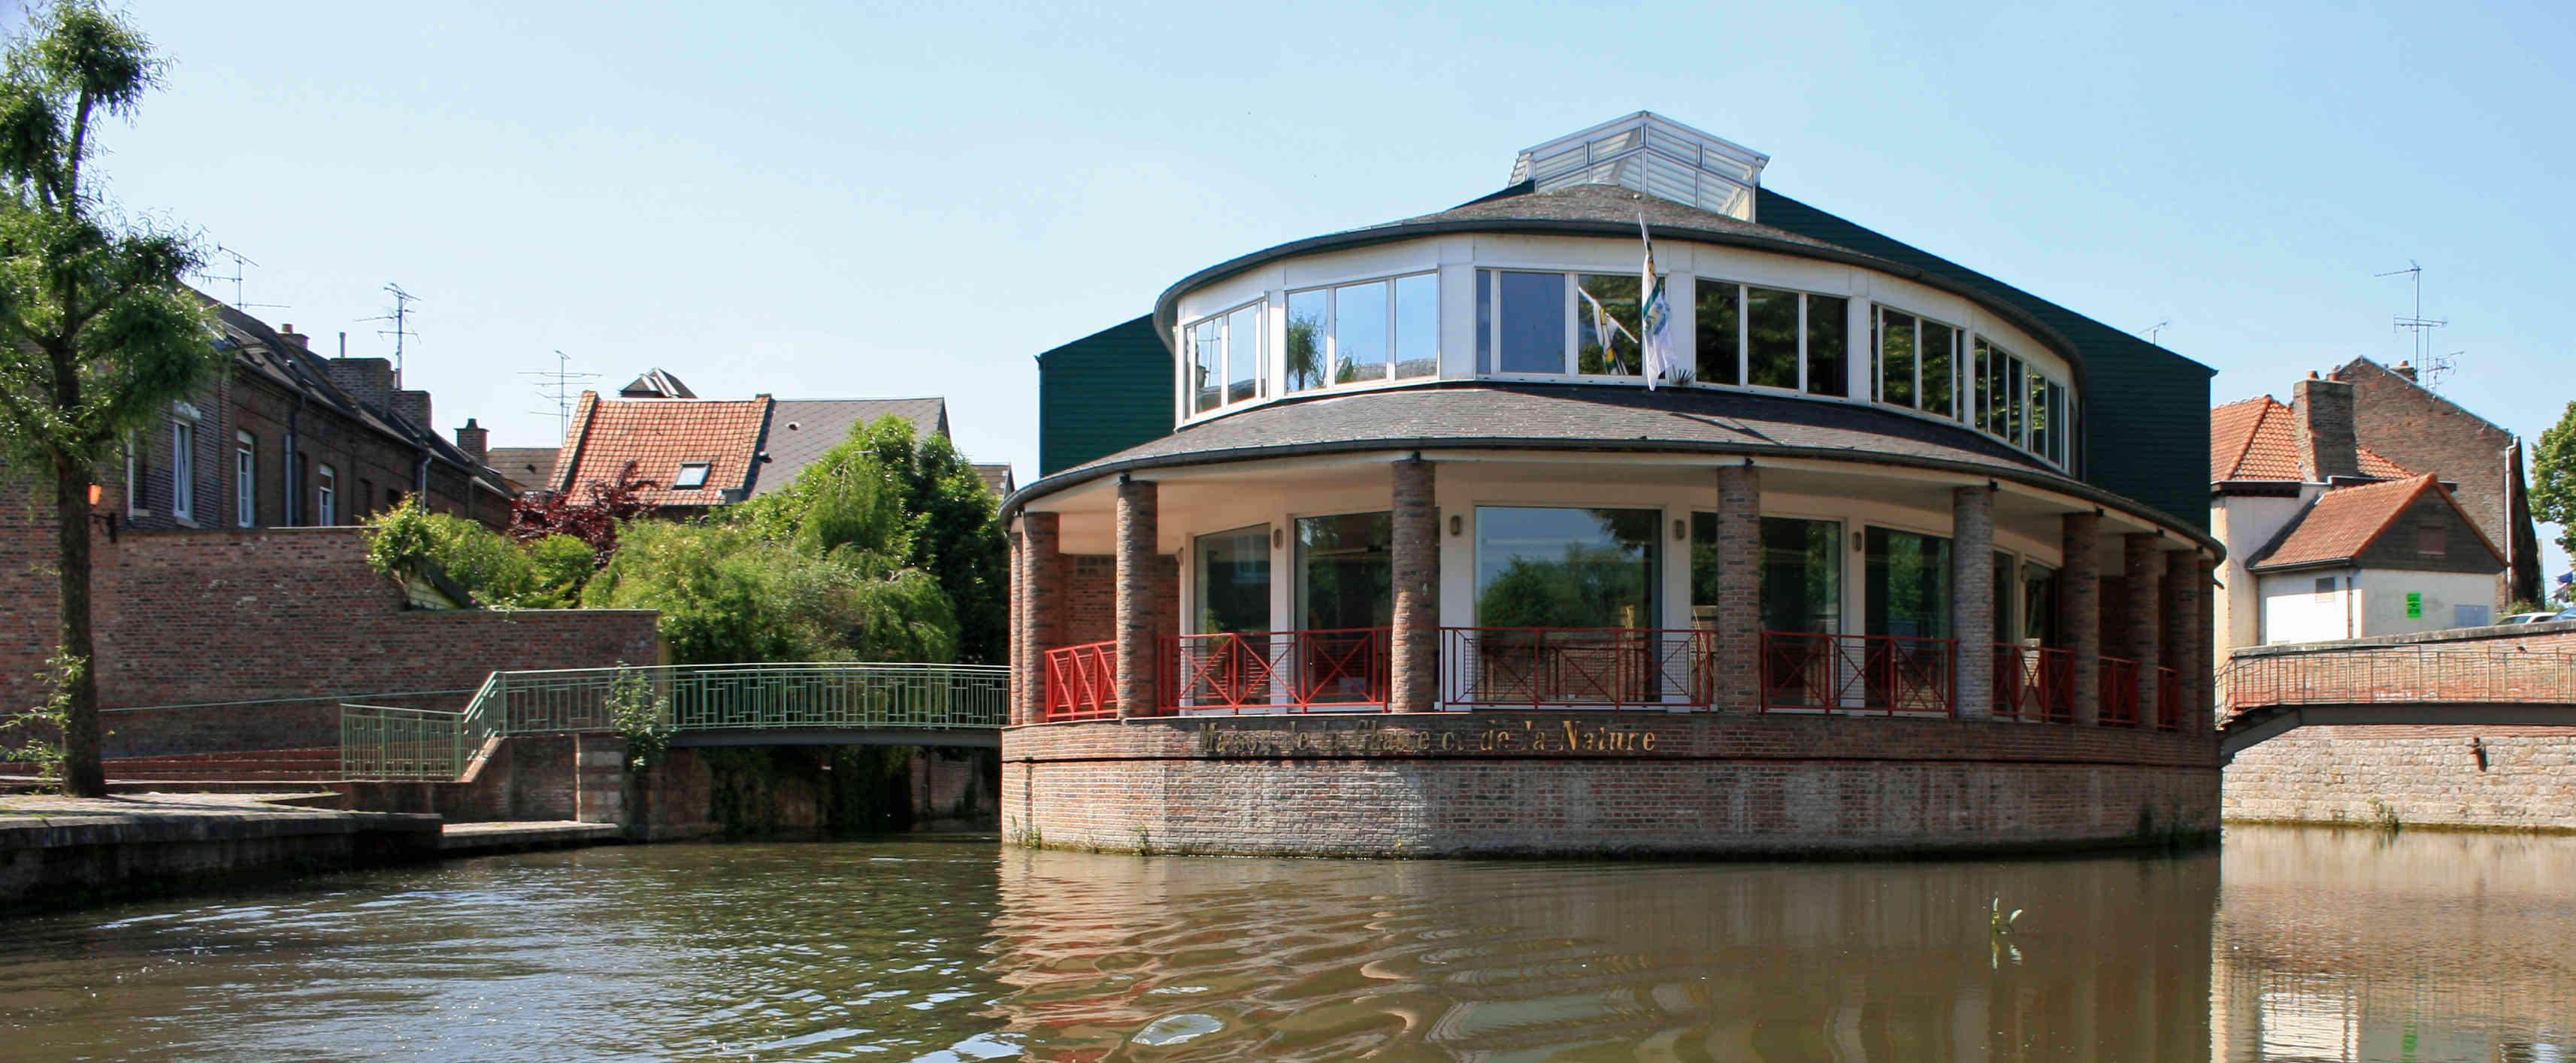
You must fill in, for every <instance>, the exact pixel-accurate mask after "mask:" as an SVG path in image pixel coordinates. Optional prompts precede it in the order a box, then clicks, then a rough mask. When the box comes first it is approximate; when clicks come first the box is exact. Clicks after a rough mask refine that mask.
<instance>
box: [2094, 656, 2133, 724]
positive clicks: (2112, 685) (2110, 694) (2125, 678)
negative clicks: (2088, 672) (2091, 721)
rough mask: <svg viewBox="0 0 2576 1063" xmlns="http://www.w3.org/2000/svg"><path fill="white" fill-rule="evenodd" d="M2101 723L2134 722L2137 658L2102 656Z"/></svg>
mask: <svg viewBox="0 0 2576 1063" xmlns="http://www.w3.org/2000/svg"><path fill="white" fill-rule="evenodd" d="M2099 674H2100V676H2101V691H2102V695H2101V696H2102V726H2104V727H2135V726H2137V725H2138V662H2136V661H2132V660H2130V659H2128V658H2126V657H2104V658H2102V669H2101V672H2100V673H2099Z"/></svg>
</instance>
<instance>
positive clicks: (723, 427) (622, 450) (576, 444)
mask: <svg viewBox="0 0 2576 1063" xmlns="http://www.w3.org/2000/svg"><path fill="white" fill-rule="evenodd" d="M888 416H894V417H901V418H903V419H904V420H907V421H910V422H911V423H912V426H913V431H914V432H915V433H916V435H917V436H929V435H938V436H942V437H945V436H947V435H948V402H947V400H945V399H940V398H913V399H778V398H772V397H770V396H768V395H754V396H752V397H751V398H748V399H702V398H699V397H698V396H697V395H696V393H695V392H692V391H691V390H689V387H688V385H687V384H684V383H682V382H681V381H680V379H679V378H678V377H675V376H673V375H671V374H670V373H668V372H666V371H664V370H660V369H655V370H652V371H650V372H647V373H645V374H643V375H641V376H638V377H636V378H635V379H634V380H633V381H631V382H629V383H628V384H627V385H626V386H625V387H624V388H621V389H619V391H618V394H617V396H616V397H615V398H603V397H601V396H600V395H599V393H597V392H591V391H585V392H583V393H582V395H581V401H580V402H579V403H578V404H577V405H575V406H574V407H573V414H572V425H571V428H570V429H569V430H568V431H567V432H566V433H565V435H564V443H563V447H562V448H561V449H560V450H559V451H557V452H555V454H554V455H553V457H552V458H551V459H550V460H549V461H547V462H546V464H545V466H544V478H543V487H544V489H546V490H553V491H567V490H572V489H574V488H576V487H580V486H584V485H587V484H591V483H594V482H607V481H612V480H615V479H616V478H617V476H618V474H619V473H620V471H622V470H623V469H624V468H625V467H626V464H627V463H628V462H630V461H631V462H634V463H635V468H636V475H637V476H638V477H639V478H641V479H643V480H645V481H648V482H650V483H651V484H652V485H653V486H651V487H648V488H645V489H644V490H643V491H641V492H640V496H641V497H642V498H644V499H645V500H647V501H650V502H652V503H653V504H654V505H655V506H657V507H659V508H660V509H662V510H664V511H667V512H669V513H670V514H671V515H674V516H688V515H691V514H695V513H703V512H706V511H708V510H710V509H713V508H716V507H719V506H726V505H731V504H733V503H735V502H740V501H743V500H745V499H749V498H753V497H757V496H759V495H764V494H768V493H770V492H772V491H776V490H778V489H779V488H781V487H784V486H786V485H787V484H788V483H790V482H792V481H794V480H795V479H796V475H797V474H798V473H801V472H803V471H805V467H806V466H808V465H811V464H813V463H814V462H815V461H817V460H819V459H821V458H822V456H823V455H824V453H825V452H827V451H829V450H831V449H832V448H833V447H835V446H838V445H840V444H841V443H843V442H845V441H847V440H848V439H849V438H850V432H851V430H852V429H854V428H857V427H859V426H861V425H866V424H872V423H874V422H875V421H877V420H878V419H879V418H882V417H888ZM508 449H509V452H511V453H513V454H516V453H517V452H518V451H519V450H520V449H521V448H508ZM522 463H523V464H525V465H527V466H528V471H529V472H531V473H535V472H537V471H538V463H537V461H536V459H535V458H534V457H528V458H526V459H524V461H519V460H514V462H513V464H522ZM975 470H976V472H977V474H978V475H979V476H980V477H981V478H982V479H983V480H984V483H985V486H986V487H987V488H988V489H991V490H993V491H994V492H995V495H996V497H999V496H1000V495H1002V494H1006V493H1008V491H1009V490H1010V487H1011V486H1012V483H1013V481H1012V479H1011V469H1010V466H1008V465H980V464H979V465H976V466H975ZM504 471H505V472H507V471H508V470H504Z"/></svg>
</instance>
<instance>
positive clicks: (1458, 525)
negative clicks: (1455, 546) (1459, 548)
mask: <svg viewBox="0 0 2576 1063" xmlns="http://www.w3.org/2000/svg"><path fill="white" fill-rule="evenodd" d="M1466 533H1467V518H1465V517H1461V516H1459V515H1457V514H1455V513H1452V514H1450V515H1449V534H1451V535H1464V534H1466Z"/></svg>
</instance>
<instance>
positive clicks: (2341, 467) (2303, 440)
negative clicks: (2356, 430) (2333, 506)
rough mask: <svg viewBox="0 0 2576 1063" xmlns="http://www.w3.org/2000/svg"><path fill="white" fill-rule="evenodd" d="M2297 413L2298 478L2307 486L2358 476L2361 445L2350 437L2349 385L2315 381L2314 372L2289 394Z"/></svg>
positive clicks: (2291, 403)
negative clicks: (2308, 484) (2306, 482)
mask: <svg viewBox="0 0 2576 1063" xmlns="http://www.w3.org/2000/svg"><path fill="white" fill-rule="evenodd" d="M2290 408H2291V410H2292V411H2294V412H2295V413H2296V414H2297V420H2296V421H2295V422H2294V427H2295V428H2296V429H2297V431H2298V438H2299V475H2300V477H2301V478H2303V479H2306V480H2307V481H2309V482H2310V483H2324V482H2326V481H2329V480H2332V479H2334V478H2335V477H2337V476H2359V475H2361V444H2360V441H2359V440H2358V439H2356V438H2355V437H2354V435H2353V427H2352V385H2350V384H2347V383H2344V382H2343V381H2340V380H2319V379H2317V375H2316V374H2315V373H2310V374H2308V378H2307V379H2306V380H2302V381H2299V383H2298V386H2297V387H2295V388H2293V389H2292V390H2291V392H2290Z"/></svg>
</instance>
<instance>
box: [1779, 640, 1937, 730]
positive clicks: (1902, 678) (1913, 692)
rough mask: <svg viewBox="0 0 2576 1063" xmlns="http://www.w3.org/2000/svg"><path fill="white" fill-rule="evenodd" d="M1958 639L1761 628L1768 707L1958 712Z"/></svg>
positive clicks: (1885, 712)
mask: <svg viewBox="0 0 2576 1063" xmlns="http://www.w3.org/2000/svg"><path fill="white" fill-rule="evenodd" d="M1958 648H1959V647H1958V643H1957V642H1956V641H1955V640H1952V639H1927V638H1910V637H1905V636H1898V635H1820V634H1813V633H1808V632H1796V631H1766V632H1763V633H1762V711H1764V712H1778V711H1783V710H1787V711H1802V710H1803V711H1821V712H1847V713H1875V714H1881V715H1888V716H1897V715H1908V716H1955V715H1957V705H1958V669H1957V668H1956V667H1955V662H1956V661H1957V660H1958Z"/></svg>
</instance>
